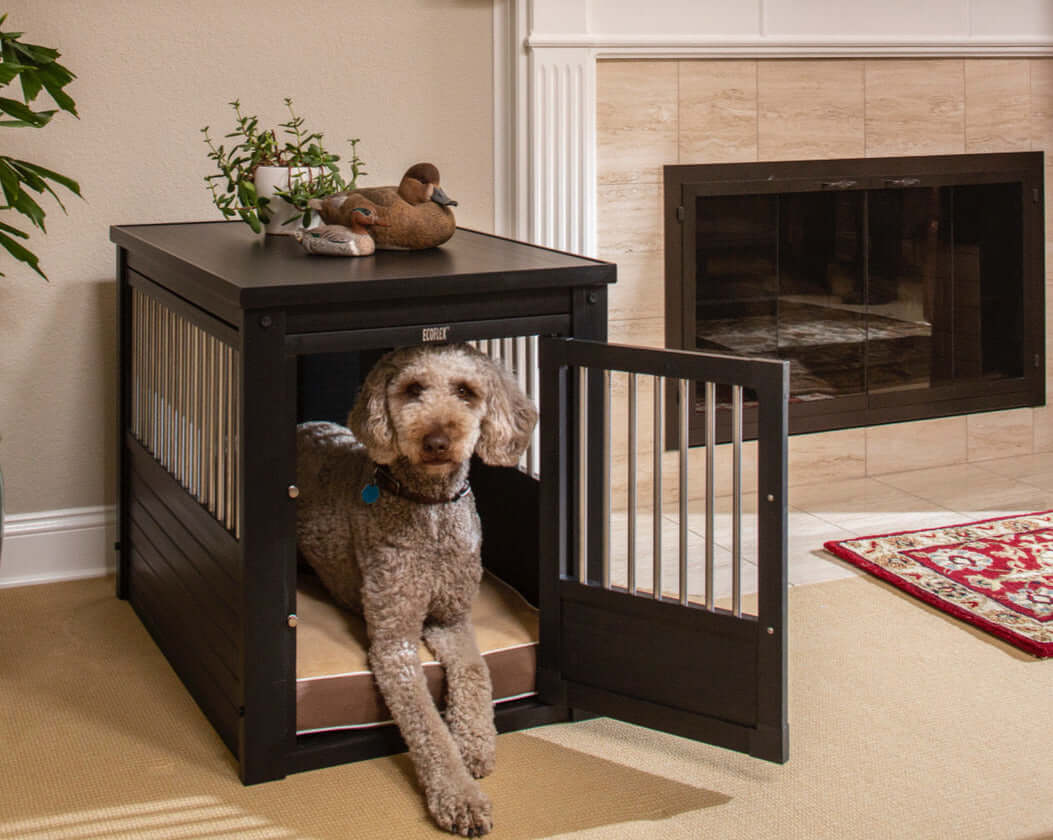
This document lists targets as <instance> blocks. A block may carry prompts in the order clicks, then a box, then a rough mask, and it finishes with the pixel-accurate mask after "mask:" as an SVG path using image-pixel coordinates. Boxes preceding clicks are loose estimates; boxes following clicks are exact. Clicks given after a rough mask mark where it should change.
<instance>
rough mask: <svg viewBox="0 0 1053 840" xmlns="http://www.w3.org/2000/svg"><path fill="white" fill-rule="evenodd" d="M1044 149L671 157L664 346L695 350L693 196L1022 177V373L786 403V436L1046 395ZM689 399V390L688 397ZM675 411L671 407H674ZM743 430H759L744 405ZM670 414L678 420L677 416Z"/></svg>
mask: <svg viewBox="0 0 1053 840" xmlns="http://www.w3.org/2000/svg"><path fill="white" fill-rule="evenodd" d="M1043 180H1044V162H1043V153H1042V152H1012V153H997V154H969V155H929V156H917V157H883V158H853V159H842V160H805V161H778V162H759V163H721V164H697V165H669V166H666V167H665V168H664V186H665V193H664V216H665V243H666V248H665V277H666V282H665V322H666V341H665V344H666V347H668V348H675V349H695V348H696V344H695V330H696V324H695V322H696V311H695V303H696V301H695V295H696V287H695V283H694V280H693V278H694V277H695V263H694V260H695V249H694V244H693V240H692V239H691V236H690V235H689V232H690V231H693V230H694V229H695V204H696V202H695V198H696V197H700V196H717V195H741V194H780V193H781V194H786V193H794V192H822V191H826V192H829V191H834V190H837V191H845V190H854V191H861V190H875V189H897V188H906V187H918V186H923V187H924V186H948V185H953V184H962V183H967V184H982V183H1006V182H1015V181H1019V182H1020V183H1021V185H1022V198H1023V200H1022V202H1021V206H1022V212H1023V219H1022V234H1023V235H1022V249H1023V254H1022V270H1023V285H1024V288H1023V302H1022V307H1023V311H1024V317H1025V324H1024V330H1023V335H1022V336H1021V354H1022V359H1021V367H1022V370H1023V371H1024V374H1023V376H1021V377H1020V378H1019V379H1016V378H1014V379H1010V380H1005V381H1001V382H993V383H985V385H984V388H983V389H982V392H980V393H976V392H975V388H972V389H970V388H968V387H966V386H963V385H959V384H951V385H943V386H937V387H932V388H928V389H919V390H917V391H893V392H882V393H869V394H868V393H863V394H860V395H853V396H846V397H838V398H836V399H831V400H823V401H818V402H805V403H791V405H790V434H802V433H807V432H818V431H826V430H830V429H843V428H852V427H859V426H871V425H878V424H882V423H893V422H900V421H907V420H920V419H928V418H934V417H946V416H951V415H958V414H967V413H974V412H981V411H992V410H1001V409H1010V408H1020V407H1027V406H1038V405H1043V404H1044V403H1045V379H1046V371H1045V344H1044V336H1045V225H1044V199H1043V196H1044V188H1043ZM691 397H692V400H694V394H693V393H692V395H691ZM730 413H731V412H730V411H721V412H719V413H718V419H717V429H716V433H717V437H718V440H719V441H720V442H726V441H728V440H729V439H730V431H729V430H730V421H729V415H730ZM670 416H671V417H673V415H672V413H671V414H670ZM744 420H745V427H744V431H745V433H746V434H747V436H753V435H755V434H756V419H755V417H754V416H753V413H751V412H750V411H749V410H747V411H746V413H745V417H744ZM671 422H675V417H674V419H673V420H671ZM704 439H705V431H704V418H703V414H702V412H700V411H696V412H695V413H694V415H693V416H692V420H691V424H690V442H691V445H692V446H694V445H699V444H701V443H702V442H703V441H704Z"/></svg>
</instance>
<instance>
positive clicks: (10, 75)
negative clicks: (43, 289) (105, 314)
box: [0, 14, 81, 280]
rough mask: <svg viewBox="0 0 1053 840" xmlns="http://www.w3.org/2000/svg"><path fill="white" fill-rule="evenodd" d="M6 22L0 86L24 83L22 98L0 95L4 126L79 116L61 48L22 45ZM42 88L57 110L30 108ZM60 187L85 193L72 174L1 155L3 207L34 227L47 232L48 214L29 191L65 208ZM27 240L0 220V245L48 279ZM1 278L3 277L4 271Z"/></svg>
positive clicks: (0, 21) (0, 39)
mask: <svg viewBox="0 0 1053 840" xmlns="http://www.w3.org/2000/svg"><path fill="white" fill-rule="evenodd" d="M6 21H7V15H6V14H5V15H2V16H0V88H8V87H9V86H10V85H12V84H13V83H14V81H15V79H18V80H19V81H20V82H21V90H22V97H21V99H20V100H19V99H13V98H11V97H10V96H0V113H2V114H3V115H4V116H6V117H8V118H9V119H0V126H3V127H6V128H37V129H39V128H43V127H44V126H46V125H47V124H48V123H49V122H50V121H51V118H52V117H53V116H54V115H55V114H56V113H58V110H62V111H66V112H68V113H70V114H73V116H78V115H77V107H76V103H75V102H74V101H73V99H72V97H70V95H69V94H68V93H66V92H65V91H64V90H63V88H65V87H66V85H68V84H69V83H70V82H72V81H73V80H74V79H75V78H76V77H75V76H74V75H73V73H71V72H70V71H69V70H68V69H67V68H66V67H63V66H62V65H61V64H59V63H58V58H59V56H60V53H59V51H58V50H56V49H52V48H51V47H42V46H40V45H39V44H27V43H24V42H23V41H21V40H20V39H21V37H22V33H21V32H5V31H3V26H4V24H5V22H6ZM44 91H46V92H47V95H48V96H49V97H50V98H51V100H52V101H53V102H54V104H55V105H57V106H58V109H54V108H50V109H43V110H36V109H34V108H32V107H30V104H31V103H32V102H34V101H35V100H36V99H37V97H38V96H40V94H41V92H44ZM56 187H61V188H62V189H65V190H68V191H69V192H71V193H73V194H74V195H75V196H77V197H81V193H80V185H79V184H78V183H77V182H76V181H75V180H73V179H72V178H70V177H68V176H66V175H61V174H60V173H58V172H55V171H54V170H52V169H48V168H46V167H43V166H40V165H39V164H36V163H31V162H30V161H26V160H19V159H17V158H12V157H9V156H7V155H2V154H0V191H2V193H3V198H4V204H3V205H2V206H0V210H11V211H14V212H16V213H19V214H21V215H22V216H25V218H27V219H28V220H29V222H30V223H31V224H32V225H33V226H34V227H36V228H39V229H40V230H41V231H42V232H44V233H46V232H47V229H46V227H45V226H44V219H45V216H46V212H45V211H44V208H43V207H41V206H40V204H39V203H37V201H36V200H35V199H34V198H33V196H32V195H31V193H36V194H37V195H44V194H45V193H46V194H48V195H49V196H51V198H52V199H54V201H55V202H56V203H57V204H58V206H59V207H60V208H61V209H62V211H63V212H65V211H66V207H65V205H64V204H63V203H62V200H61V198H60V197H59V194H58V193H57V192H56ZM28 238H29V234H27V233H26V232H25V231H22V230H20V229H19V228H17V227H15V226H13V225H10V224H7V223H6V222H2V221H0V246H3V248H4V249H5V250H6V251H7V253H8V255H10V256H11V257H14V258H15V259H16V260H18V261H19V262H23V263H25V264H26V265H28V266H29V267H30V268H32V269H33V270H34V271H35V272H36V273H37V274H39V275H40V276H41V277H43V278H44V279H45V280H46V279H47V275H46V274H45V273H44V271H43V269H41V268H40V261H39V259H38V258H37V256H36V254H34V253H33V252H32V251H31V250H29V248H27V247H26V246H25V245H23V244H22V243H21V242H19V241H18V239H23V240H25V239H28ZM0 276H3V273H2V272H0Z"/></svg>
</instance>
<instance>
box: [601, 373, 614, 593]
mask: <svg viewBox="0 0 1053 840" xmlns="http://www.w3.org/2000/svg"><path fill="white" fill-rule="evenodd" d="M611 423H612V418H611V372H610V371H609V370H604V371H603V525H602V530H601V533H602V535H603V555H602V556H603V588H604V589H610V588H611V437H612V435H611Z"/></svg>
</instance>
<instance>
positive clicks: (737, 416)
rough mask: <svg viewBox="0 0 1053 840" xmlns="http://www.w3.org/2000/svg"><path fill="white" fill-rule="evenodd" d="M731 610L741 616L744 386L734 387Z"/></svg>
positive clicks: (732, 405) (732, 408)
mask: <svg viewBox="0 0 1053 840" xmlns="http://www.w3.org/2000/svg"><path fill="white" fill-rule="evenodd" d="M731 611H732V613H733V614H734V615H735V616H736V617H739V616H741V615H742V386H741V385H732V386H731Z"/></svg>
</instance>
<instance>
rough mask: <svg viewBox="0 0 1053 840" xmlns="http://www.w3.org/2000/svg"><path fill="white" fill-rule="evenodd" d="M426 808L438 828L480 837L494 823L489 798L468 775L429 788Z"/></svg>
mask: <svg viewBox="0 0 1053 840" xmlns="http://www.w3.org/2000/svg"><path fill="white" fill-rule="evenodd" d="M428 810H429V811H430V812H431V815H432V818H433V819H434V820H435V822H436V823H437V824H438V825H439V827H440V828H444V829H446V830H447V831H450V832H453V833H454V834H459V835H461V836H462V837H482V836H483V835H484V834H489V832H490V829H491V828H493V827H494V820H493V816H492V806H491V805H490V800H489V798H488V797H487V795H486V794H485V793H483V791H482V789H481V788H480V787H479V785H477V784H476V783H475V782H473V781H472V780H470V779H466V780H465V781H464V783H463V784H462V785H459V786H458V785H456V784H455V783H452V782H451V784H450V785H449V786H443V787H442V788H440V789H439V790H433V791H430V792H429V793H428Z"/></svg>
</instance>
